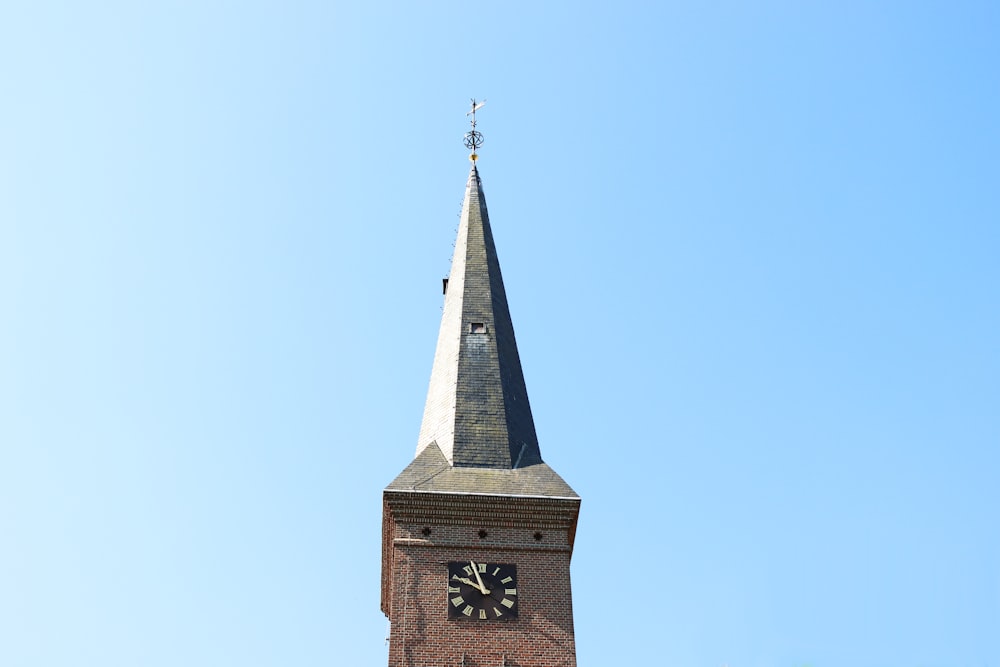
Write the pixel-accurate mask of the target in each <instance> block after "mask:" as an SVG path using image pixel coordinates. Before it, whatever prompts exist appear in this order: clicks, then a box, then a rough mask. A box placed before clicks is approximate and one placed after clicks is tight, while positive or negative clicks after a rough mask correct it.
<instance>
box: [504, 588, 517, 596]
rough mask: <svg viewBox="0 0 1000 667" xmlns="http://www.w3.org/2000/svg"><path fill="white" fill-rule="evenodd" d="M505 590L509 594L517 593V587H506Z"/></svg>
mask: <svg viewBox="0 0 1000 667" xmlns="http://www.w3.org/2000/svg"><path fill="white" fill-rule="evenodd" d="M503 592H504V593H505V594H507V595H517V589H516V588H505V589H503Z"/></svg>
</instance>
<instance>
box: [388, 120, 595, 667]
mask: <svg viewBox="0 0 1000 667" xmlns="http://www.w3.org/2000/svg"><path fill="white" fill-rule="evenodd" d="M479 106H482V105H481V104H480V105H479ZM476 109H478V106H476V103H475V101H473V110H472V111H471V112H470V114H471V115H472V131H471V132H469V133H468V134H467V135H466V145H467V146H468V147H469V148H471V149H472V150H473V153H472V156H471V159H472V169H471V171H470V173H469V180H468V183H466V186H465V201H464V203H463V205H462V214H461V222H460V224H459V229H458V239H457V241H456V243H455V255H454V257H453V258H452V263H451V274H450V276H449V278H448V279H447V281H446V282H445V284H444V290H445V298H444V312H443V315H442V317H441V330H440V333H439V335H438V343H437V352H436V353H435V355H434V367H433V370H432V371H431V380H430V387H429V389H428V392H427V403H426V407H425V408H424V417H423V423H422V425H421V427H420V437H419V440H418V442H417V450H416V456H415V458H414V459H413V461H412V462H411V463H410V464H409V465H408V466H407V467H406V468H405V469H404V470H403V472H401V473H400V474H399V476H398V477H396V479H395V480H393V482H392V483H391V484H389V486H388V487H387V488H386V489H385V491H384V492H383V510H382V512H383V514H382V611H383V612H384V613H385V614H386V616H388V617H389V620H390V622H391V632H390V637H389V667H575V666H576V646H575V641H574V636H573V604H572V596H571V591H570V573H569V569H570V558H571V557H572V554H573V539H574V536H575V532H576V523H577V516H578V515H579V510H580V497H579V496H577V495H576V493H575V492H574V491H573V489H571V488H570V487H569V485H567V484H566V482H564V481H563V480H562V478H561V477H559V475H557V474H556V473H555V471H554V470H552V469H551V468H550V467H549V466H548V465H546V464H545V463H544V462H543V461H542V456H541V451H540V450H539V447H538V438H537V436H536V435H535V424H534V420H533V419H532V416H531V407H530V405H529V404H528V393H527V389H526V387H525V383H524V375H523V373H522V371H521V361H520V359H519V357H518V354H517V344H516V342H515V340H514V327H513V324H512V323H511V317H510V312H509V310H508V306H507V295H506V294H505V292H504V287H503V279H502V277H501V275H500V263H499V261H498V259H497V252H496V248H495V246H494V244H493V234H492V231H491V229H490V221H489V215H488V214H487V211H486V199H485V197H484V195H483V184H482V181H481V179H480V176H479V170H478V169H477V167H476V159H477V157H478V156H477V155H476V152H475V151H476V149H478V148H479V146H480V145H481V144H482V135H481V134H479V132H477V131H476V121H475V111H476Z"/></svg>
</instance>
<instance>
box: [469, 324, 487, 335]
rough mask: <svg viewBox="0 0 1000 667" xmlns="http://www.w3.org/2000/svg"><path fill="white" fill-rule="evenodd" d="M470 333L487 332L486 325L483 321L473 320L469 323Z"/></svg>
mask: <svg viewBox="0 0 1000 667" xmlns="http://www.w3.org/2000/svg"><path fill="white" fill-rule="evenodd" d="M469 333H474V334H484V333H486V325H485V324H484V323H482V322H472V323H470V324H469Z"/></svg>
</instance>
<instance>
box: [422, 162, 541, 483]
mask: <svg viewBox="0 0 1000 667" xmlns="http://www.w3.org/2000/svg"><path fill="white" fill-rule="evenodd" d="M432 443H437V446H438V447H439V448H440V450H441V453H442V454H443V455H444V457H445V458H446V459H447V461H448V462H449V463H450V464H451V465H452V466H455V467H473V468H499V469H508V470H509V469H515V468H521V467H525V466H531V465H535V464H538V463H541V462H542V457H541V453H540V452H539V449H538V438H537V436H536V435H535V423H534V420H533V419H532V416H531V406H530V405H529V403H528V391H527V388H526V387H525V383H524V374H523V372H522V370H521V360H520V357H519V356H518V353H517V343H516V341H515V339H514V326H513V324H512V322H511V318H510V310H509V308H508V306H507V295H506V292H505V291H504V286H503V277H502V276H501V274H500V263H499V261H498V259H497V252H496V247H495V246H494V243H493V233H492V231H491V229H490V221H489V214H488V213H487V210H486V198H485V196H484V195H483V186H482V181H481V180H480V178H479V171H478V169H477V168H476V165H475V162H473V165H472V169H471V170H470V172H469V180H468V183H467V184H466V189H465V201H464V203H463V205H462V217H461V222H460V224H459V228H458V239H457V241H456V242H455V255H454V257H453V259H452V264H451V275H450V276H449V278H448V282H447V283H446V294H445V303H444V313H443V315H442V317H441V330H440V333H439V336H438V345H437V352H436V354H435V356H434V368H433V370H432V372H431V382H430V387H429V389H428V392H427V404H426V407H425V409H424V419H423V424H422V425H421V428H420V438H419V440H418V443H417V454H418V455H419V454H420V453H421V452H422V451H423V450H424V449H425V448H426V447H427V446H429V445H431V444H432Z"/></svg>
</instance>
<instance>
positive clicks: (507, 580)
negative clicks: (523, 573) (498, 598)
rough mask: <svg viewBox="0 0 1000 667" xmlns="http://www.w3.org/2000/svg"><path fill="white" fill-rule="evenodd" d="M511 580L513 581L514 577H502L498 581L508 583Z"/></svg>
mask: <svg viewBox="0 0 1000 667" xmlns="http://www.w3.org/2000/svg"><path fill="white" fill-rule="evenodd" d="M512 581H514V577H504V578H503V579H501V580H500V583H501V584H509V583H510V582H512Z"/></svg>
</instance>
